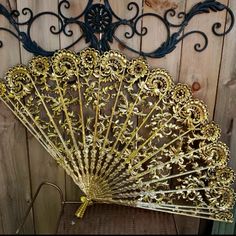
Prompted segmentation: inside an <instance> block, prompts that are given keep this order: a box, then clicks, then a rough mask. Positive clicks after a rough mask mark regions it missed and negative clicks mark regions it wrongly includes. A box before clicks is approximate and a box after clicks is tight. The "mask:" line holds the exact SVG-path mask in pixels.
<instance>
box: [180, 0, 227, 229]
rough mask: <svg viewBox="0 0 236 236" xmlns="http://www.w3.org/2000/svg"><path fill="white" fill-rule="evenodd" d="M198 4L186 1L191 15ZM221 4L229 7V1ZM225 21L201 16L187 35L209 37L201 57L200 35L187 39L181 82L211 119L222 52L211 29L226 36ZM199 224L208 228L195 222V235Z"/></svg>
mask: <svg viewBox="0 0 236 236" xmlns="http://www.w3.org/2000/svg"><path fill="white" fill-rule="evenodd" d="M197 2H198V1H196V0H190V1H187V5H186V11H189V10H190V9H191V7H192V6H193V5H194V4H196V3H197ZM220 2H222V3H223V4H226V5H227V1H226V0H225V1H220ZM225 19H226V13H225V11H223V12H218V13H213V12H211V13H210V14H202V15H201V16H198V17H196V18H193V19H192V20H191V22H190V23H189V24H188V26H187V27H186V30H185V32H184V33H187V32H189V31H191V30H200V31H202V32H204V33H205V34H206V35H207V37H208V41H209V43H208V47H207V48H206V49H205V50H204V51H203V52H200V53H199V52H197V51H195V50H194V45H195V44H196V43H200V44H201V45H202V46H203V45H204V41H203V40H202V38H201V37H200V36H199V35H198V34H193V35H190V36H188V37H186V38H185V39H184V41H183V49H182V57H181V67H180V78H179V81H180V82H181V83H186V84H188V85H189V86H191V88H192V92H193V96H194V97H196V98H199V99H201V100H203V101H204V102H205V103H206V104H207V106H208V110H209V118H210V119H212V118H213V111H214V105H215V98H216V88H217V80H218V73H219V67H220V62H221V51H222V46H223V37H217V36H215V35H214V34H213V33H212V29H211V26H212V25H213V24H214V23H215V22H220V23H221V24H222V26H223V27H221V29H220V30H221V31H220V32H223V31H224V24H225ZM206 22H207V24H206ZM218 32H219V31H218ZM198 222H199V223H198ZM200 222H201V225H202V226H203V225H207V224H208V223H207V221H206V220H197V219H196V220H195V222H193V225H192V226H193V227H191V228H192V229H194V230H195V233H197V232H198V227H197V226H198V225H199V224H200Z"/></svg>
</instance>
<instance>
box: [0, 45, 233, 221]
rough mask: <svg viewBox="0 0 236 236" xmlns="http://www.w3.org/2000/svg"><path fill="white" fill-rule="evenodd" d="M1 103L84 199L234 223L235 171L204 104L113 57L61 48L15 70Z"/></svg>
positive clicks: (141, 65) (3, 85) (139, 64)
mask: <svg viewBox="0 0 236 236" xmlns="http://www.w3.org/2000/svg"><path fill="white" fill-rule="evenodd" d="M0 97H1V100H2V101H3V102H4V104H6V105H7V106H8V107H9V109H10V110H11V111H12V112H13V113H14V115H16V116H17V118H18V119H19V120H20V121H21V122H22V124H23V125H24V126H25V127H26V128H27V129H28V130H29V132H31V133H32V135H33V136H34V137H35V138H36V139H37V140H38V141H39V142H40V143H41V145H42V146H43V147H44V148H45V149H46V150H47V151H48V152H49V153H50V154H51V156H52V157H53V158H54V159H55V161H56V162H57V163H58V164H59V165H60V166H61V167H62V168H64V169H65V171H66V173H67V174H68V175H69V176H71V178H72V179H73V181H74V182H75V183H76V185H77V186H78V187H79V188H80V189H81V190H82V191H83V193H84V196H83V197H82V198H81V201H82V202H83V204H82V205H81V207H80V208H79V209H78V211H77V212H76V215H77V216H78V217H83V215H84V213H85V211H86V208H87V207H88V206H89V205H91V204H92V203H96V202H97V203H111V204H121V205H126V206H133V207H140V208H145V209H150V210H155V211H162V212H167V213H175V214H180V215H188V216H193V217H200V218H205V219H211V220H219V221H227V222H231V221H232V220H233V215H232V213H231V210H232V208H233V205H234V203H235V193H234V191H233V189H232V188H231V187H230V186H231V185H232V183H233V182H234V180H235V173H234V171H233V170H232V169H231V168H229V167H227V163H228V161H229V149H228V147H227V146H226V145H225V144H224V143H222V142H221V141H219V138H220V133H221V130H220V128H219V126H218V125H217V124H216V123H215V122H213V121H209V119H208V111H207V107H206V105H205V104H204V103H203V102H202V101H201V100H198V99H195V98H193V97H192V93H191V90H190V88H189V87H188V86H187V85H186V84H180V83H178V84H174V82H173V80H172V78H171V76H170V75H169V73H168V72H167V71H166V70H164V69H161V68H158V69H149V66H148V63H147V62H146V60H145V59H144V58H142V57H139V58H135V59H132V60H128V59H127V58H126V56H125V55H123V54H122V53H121V52H118V51H113V50H111V51H109V52H105V53H104V54H102V55H100V53H99V52H98V51H96V50H94V49H91V48H86V49H84V50H82V51H81V52H80V53H79V55H77V54H75V53H74V52H72V51H69V50H59V51H57V52H56V53H55V54H54V55H53V56H52V57H51V58H47V57H41V56H39V57H34V58H32V60H31V61H30V62H29V64H28V66H26V65H17V66H15V67H13V68H11V69H10V70H9V71H8V72H7V73H6V76H5V78H4V79H2V80H0Z"/></svg>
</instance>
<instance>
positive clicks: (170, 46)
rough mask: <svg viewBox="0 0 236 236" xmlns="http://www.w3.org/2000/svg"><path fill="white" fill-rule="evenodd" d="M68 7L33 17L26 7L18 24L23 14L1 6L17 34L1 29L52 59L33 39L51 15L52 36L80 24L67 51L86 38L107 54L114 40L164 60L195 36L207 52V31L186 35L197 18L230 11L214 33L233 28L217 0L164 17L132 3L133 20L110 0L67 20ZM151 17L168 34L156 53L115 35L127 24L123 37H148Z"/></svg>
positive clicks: (200, 48)
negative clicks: (40, 23) (147, 21)
mask: <svg viewBox="0 0 236 236" xmlns="http://www.w3.org/2000/svg"><path fill="white" fill-rule="evenodd" d="M69 8H70V2H69V1H68V0H63V1H61V2H60V3H59V4H58V12H57V13H55V12H50V11H45V12H40V13H38V14H34V13H33V12H32V10H31V9H30V8H24V9H22V12H21V13H22V14H23V15H25V16H28V19H27V20H26V21H24V22H18V21H17V17H19V16H20V14H21V13H20V12H19V11H18V10H13V11H8V10H7V9H6V8H5V7H4V6H3V5H2V4H0V15H3V16H4V17H5V18H6V19H7V20H8V21H9V23H10V24H11V25H13V26H14V29H15V32H13V31H12V30H10V29H7V28H4V27H0V30H4V31H7V32H8V33H10V34H12V35H13V36H14V37H16V38H17V39H18V40H19V41H20V42H21V43H22V45H23V47H24V48H25V49H26V50H27V51H29V52H31V53H33V54H34V55H42V56H51V55H53V53H54V51H47V50H45V49H43V48H42V47H41V46H40V45H39V44H38V43H37V42H35V41H34V39H33V38H32V37H31V29H32V27H33V26H34V22H35V21H36V20H37V19H38V18H40V17H44V16H46V15H52V16H54V17H56V18H57V19H58V21H59V27H56V26H55V25H52V26H50V32H51V33H52V34H56V35H59V34H61V33H63V34H65V35H66V36H68V37H70V36H72V35H73V31H72V30H71V29H68V26H69V25H71V24H76V25H78V26H79V27H80V29H81V31H82V35H81V36H79V37H78V38H77V39H76V40H75V41H74V42H73V43H71V44H70V45H69V46H67V47H66V48H65V49H69V48H71V47H72V46H74V45H75V44H77V43H79V42H80V41H81V40H82V39H83V38H84V39H85V41H86V43H89V46H90V47H93V48H95V49H97V50H99V51H101V52H104V51H107V50H109V49H110V44H111V43H112V42H113V40H116V41H118V42H119V43H120V44H122V46H124V47H125V48H127V49H128V50H130V51H133V52H135V53H137V54H139V55H141V56H144V57H152V58H161V57H164V56H165V55H166V54H168V53H170V52H172V51H173V50H174V49H175V48H176V46H177V45H178V43H179V42H180V41H181V40H183V39H184V38H185V37H187V36H189V35H192V34H199V35H200V36H202V38H203V40H204V42H203V44H200V43H196V44H195V45H194V49H195V50H196V51H198V52H201V51H203V50H204V49H206V47H207V45H208V38H207V35H206V34H205V33H204V32H202V31H199V30H192V31H189V32H187V33H185V32H184V29H185V27H186V26H187V25H188V24H189V22H190V21H191V19H192V18H194V17H195V16H197V15H201V14H203V13H210V12H218V11H223V10H226V11H227V13H228V14H229V16H230V23H229V26H228V27H227V29H225V30H223V32H219V30H220V28H224V26H222V24H221V23H219V22H216V23H214V24H213V25H212V32H213V34H214V35H216V36H224V35H225V34H227V33H229V32H230V31H231V29H232V27H233V25H234V14H233V12H232V11H231V9H230V8H229V7H228V6H226V5H224V4H222V3H220V2H218V1H216V0H205V1H202V2H199V3H197V4H196V5H194V6H193V7H192V8H191V9H190V11H189V12H188V13H185V12H179V13H178V14H177V13H176V10H175V9H168V10H166V12H165V13H164V16H160V15H159V14H155V13H142V11H141V10H140V8H139V5H138V4H137V3H136V2H130V3H129V4H128V5H127V9H128V10H129V11H134V16H133V17H132V18H131V19H122V18H120V17H119V16H118V15H117V14H116V13H115V12H114V11H113V10H112V7H111V5H110V3H109V0H104V2H103V4H95V3H94V2H93V0H88V3H87V5H86V7H85V9H84V10H83V11H82V13H81V14H79V15H78V16H76V17H66V16H65V15H64V14H63V9H69ZM148 16H152V17H156V18H157V19H158V20H159V21H160V22H161V23H162V24H163V25H164V26H165V29H166V32H167V37H166V40H165V41H164V42H163V43H162V44H161V45H160V46H159V47H158V48H157V49H155V50H154V51H152V52H144V51H139V50H136V49H134V48H132V47H131V46H128V45H126V44H124V43H123V42H122V41H121V40H120V39H119V38H118V37H117V36H116V35H115V32H116V30H117V29H118V28H119V27H120V26H121V25H126V26H128V27H129V30H128V31H127V32H125V34H124V35H125V37H126V38H127V39H130V38H132V37H133V36H134V35H138V36H140V37H142V36H145V35H147V34H148V29H147V28H146V27H144V26H142V27H141V29H138V23H139V22H140V21H141V20H142V19H143V18H144V17H148ZM175 16H176V17H177V18H178V19H179V20H180V21H181V22H180V23H179V24H174V23H171V21H170V19H171V17H172V18H173V17H175ZM21 25H25V26H27V30H26V31H25V32H24V31H21V30H20V26H21ZM171 28H176V31H175V32H174V33H171V30H170V29H171ZM97 33H99V35H100V38H98V37H97V36H96V34H97ZM0 47H3V42H2V41H1V40H0Z"/></svg>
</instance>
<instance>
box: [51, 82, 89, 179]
mask: <svg viewBox="0 0 236 236" xmlns="http://www.w3.org/2000/svg"><path fill="white" fill-rule="evenodd" d="M55 80H56V84H57V90H58V92H59V96H60V99H61V102H62V106H63V109H64V114H65V117H66V121H67V124H68V126H69V130H70V134H71V138H72V141H73V144H74V146H75V148H76V156H77V159H78V163H79V166H80V167H81V168H80V170H81V172H82V175H84V169H83V165H82V164H81V152H80V150H79V147H78V145H77V142H76V140H75V136H74V132H73V128H72V124H71V119H70V118H69V116H68V110H67V107H66V105H65V102H64V97H63V95H62V93H61V89H60V85H59V83H58V80H57V79H55ZM72 156H73V154H72ZM76 171H77V172H79V168H78V167H77V165H76Z"/></svg>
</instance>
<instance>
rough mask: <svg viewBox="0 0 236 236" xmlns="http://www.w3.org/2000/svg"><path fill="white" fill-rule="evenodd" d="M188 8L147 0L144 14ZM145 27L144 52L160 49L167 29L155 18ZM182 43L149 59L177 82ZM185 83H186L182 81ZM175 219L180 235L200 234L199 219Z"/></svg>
mask: <svg viewBox="0 0 236 236" xmlns="http://www.w3.org/2000/svg"><path fill="white" fill-rule="evenodd" d="M185 6H186V2H185V0H181V1H178V0H170V1H163V2H161V1H155V0H145V1H144V13H148V12H152V13H156V14H159V15H160V16H163V15H164V13H165V11H166V10H167V9H170V8H173V9H175V10H176V12H177V13H178V12H184V11H185V10H186V9H185ZM176 15H177V14H176ZM168 19H169V20H170V22H172V23H175V24H177V23H179V22H178V21H177V19H176V17H175V18H173V19H172V18H171V17H169V18H168ZM143 27H147V29H148V30H149V32H148V34H147V36H144V37H143V39H142V50H143V51H145V52H151V51H153V50H154V49H156V48H158V47H159V46H160V45H161V43H162V42H163V41H165V39H166V36H167V33H166V28H165V27H164V25H163V24H162V22H161V21H160V20H158V19H157V18H155V17H144V18H143ZM175 30H177V29H176V28H174V29H171V32H173V31H175ZM181 46H182V45H181V43H179V44H178V46H177V48H176V49H175V50H174V51H173V52H171V53H170V54H167V55H166V56H165V57H163V58H160V59H152V58H148V59H147V60H148V63H149V65H151V66H152V67H154V68H156V67H160V68H165V69H166V70H167V71H168V72H169V73H170V75H171V76H172V78H173V80H174V81H175V82H176V81H178V80H179V70H180V62H181V53H182V51H181V49H182V48H181ZM180 75H181V74H180ZM182 82H185V81H182ZM172 216H173V217H174V220H175V223H176V228H177V231H178V233H179V234H196V233H198V225H199V219H196V218H191V217H187V216H180V215H172Z"/></svg>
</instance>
